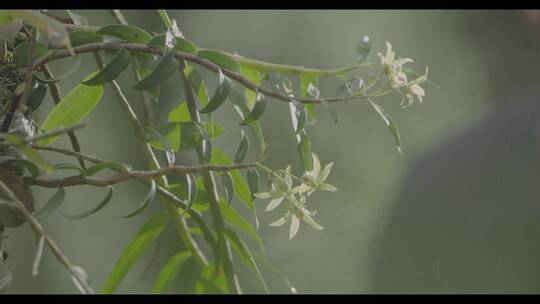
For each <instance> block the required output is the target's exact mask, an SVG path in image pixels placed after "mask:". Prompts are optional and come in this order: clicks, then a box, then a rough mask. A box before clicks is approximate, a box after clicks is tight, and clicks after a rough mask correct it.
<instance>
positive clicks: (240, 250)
mask: <svg viewBox="0 0 540 304" xmlns="http://www.w3.org/2000/svg"><path fill="white" fill-rule="evenodd" d="M225 237H226V238H227V239H228V240H229V242H230V244H231V245H232V248H233V250H234V252H236V254H237V255H238V256H239V257H240V259H241V260H242V262H244V264H246V266H247V267H249V269H251V271H253V273H254V274H255V275H256V276H257V279H259V281H260V282H261V284H262V285H263V287H264V290H265V291H266V293H270V291H269V290H268V286H267V285H266V282H265V281H264V277H263V276H262V273H261V271H260V270H259V267H258V266H257V263H256V262H255V259H254V258H253V255H252V254H251V251H250V250H249V248H248V246H247V245H246V243H244V241H243V240H242V239H241V238H240V237H239V236H238V235H237V234H236V233H235V232H234V231H232V230H231V229H228V228H225Z"/></svg>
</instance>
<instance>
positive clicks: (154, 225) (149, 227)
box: [102, 214, 170, 294]
mask: <svg viewBox="0 0 540 304" xmlns="http://www.w3.org/2000/svg"><path fill="white" fill-rule="evenodd" d="M169 219H170V218H169V215H168V214H157V215H155V216H153V217H151V218H150V219H149V220H148V221H147V222H146V223H145V224H144V225H143V226H142V228H141V229H140V230H139V232H138V233H137V235H136V236H135V238H133V240H131V242H130V243H129V244H128V246H127V247H126V249H125V250H124V252H123V254H122V256H121V257H120V259H119V260H118V262H117V263H116V265H115V266H114V268H113V270H112V272H111V273H110V275H109V277H108V278H107V281H106V282H105V286H104V287H103V289H102V293H104V294H110V293H113V292H114V291H115V290H116V288H117V287H118V285H119V284H120V282H121V281H122V280H123V279H124V277H125V276H126V274H127V273H128V272H129V270H130V269H131V268H132V267H133V265H135V263H136V262H137V261H138V260H139V258H140V257H141V256H142V255H143V254H144V252H145V251H146V250H147V249H148V247H149V246H150V245H151V244H152V241H154V240H155V239H156V238H157V237H158V236H159V235H160V234H161V232H162V231H163V229H164V228H165V226H166V225H167V222H168V221H169Z"/></svg>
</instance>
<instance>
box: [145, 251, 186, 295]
mask: <svg viewBox="0 0 540 304" xmlns="http://www.w3.org/2000/svg"><path fill="white" fill-rule="evenodd" d="M192 256H193V254H191V253H190V252H187V251H182V252H179V253H177V254H175V255H173V256H172V257H171V258H170V259H169V261H168V262H167V264H166V265H165V266H163V268H161V270H160V271H159V274H158V277H157V279H156V282H155V283H154V287H152V293H153V294H160V293H163V292H166V291H167V290H168V288H169V286H170V285H171V283H172V282H173V281H174V279H175V278H176V276H177V275H178V273H179V272H180V270H181V269H182V266H184V264H185V263H186V261H188V260H189V258H191V257H192Z"/></svg>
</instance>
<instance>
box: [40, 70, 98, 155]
mask: <svg viewBox="0 0 540 304" xmlns="http://www.w3.org/2000/svg"><path fill="white" fill-rule="evenodd" d="M94 74H95V73H92V74H90V75H89V76H88V77H87V78H86V79H89V78H90V77H92V76H93V75H94ZM102 96H103V86H94V87H90V86H86V85H83V84H79V85H77V86H76V87H75V88H74V89H73V90H72V91H71V92H70V93H69V94H68V95H67V96H65V97H64V98H63V99H62V100H61V101H60V102H59V103H58V104H57V105H56V106H55V107H54V108H53V109H52V110H51V112H49V115H47V118H46V119H45V121H44V122H43V125H42V126H41V129H42V130H44V131H50V130H52V129H55V128H58V127H62V126H71V125H74V124H77V123H79V122H80V121H81V120H83V119H84V118H85V117H86V116H88V114H90V112H92V110H93V109H94V108H95V106H96V105H97V104H98V102H99V101H100V100H101V97H102ZM56 139H58V136H54V137H48V138H45V139H43V140H40V141H39V144H41V145H49V144H51V143H53V142H54V141H55V140H56Z"/></svg>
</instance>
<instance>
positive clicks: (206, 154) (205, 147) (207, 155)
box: [195, 123, 212, 164]
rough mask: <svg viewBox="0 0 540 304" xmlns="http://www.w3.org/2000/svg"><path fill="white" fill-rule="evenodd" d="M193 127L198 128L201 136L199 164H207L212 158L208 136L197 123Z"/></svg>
mask: <svg viewBox="0 0 540 304" xmlns="http://www.w3.org/2000/svg"><path fill="white" fill-rule="evenodd" d="M195 126H197V128H199V131H200V133H201V136H202V148H201V156H202V157H201V163H202V164H207V163H209V162H210V159H211V158H212V142H211V141H210V136H208V132H206V130H205V129H203V128H202V127H201V126H200V125H199V124H198V123H195Z"/></svg>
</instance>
